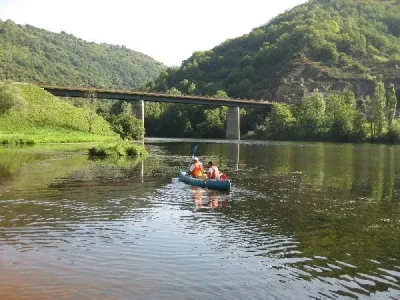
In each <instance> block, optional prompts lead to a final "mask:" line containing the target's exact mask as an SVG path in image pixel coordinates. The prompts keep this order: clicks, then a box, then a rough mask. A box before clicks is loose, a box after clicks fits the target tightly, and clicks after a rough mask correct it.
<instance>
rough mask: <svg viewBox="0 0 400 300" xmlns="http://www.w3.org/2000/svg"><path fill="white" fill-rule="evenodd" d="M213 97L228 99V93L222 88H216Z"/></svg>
mask: <svg viewBox="0 0 400 300" xmlns="http://www.w3.org/2000/svg"><path fill="white" fill-rule="evenodd" d="M214 97H215V98H220V99H228V98H229V97H228V94H227V93H226V92H225V91H224V90H218V91H217V92H216V93H215V95H214Z"/></svg>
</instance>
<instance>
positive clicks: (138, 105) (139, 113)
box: [132, 100, 144, 130]
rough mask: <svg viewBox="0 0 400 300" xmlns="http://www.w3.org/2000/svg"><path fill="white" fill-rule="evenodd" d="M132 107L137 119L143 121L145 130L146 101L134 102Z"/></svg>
mask: <svg viewBox="0 0 400 300" xmlns="http://www.w3.org/2000/svg"><path fill="white" fill-rule="evenodd" d="M132 106H133V108H134V111H135V116H136V118H137V119H138V120H141V121H142V128H143V130H144V101H143V100H137V101H134V102H132Z"/></svg>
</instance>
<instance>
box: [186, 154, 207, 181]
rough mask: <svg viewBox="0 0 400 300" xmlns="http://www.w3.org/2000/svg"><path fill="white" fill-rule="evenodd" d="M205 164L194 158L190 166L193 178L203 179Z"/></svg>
mask: <svg viewBox="0 0 400 300" xmlns="http://www.w3.org/2000/svg"><path fill="white" fill-rule="evenodd" d="M203 171H204V168H203V164H202V163H201V161H200V160H199V158H198V157H193V159H192V164H191V165H190V168H189V174H190V176H192V177H201V176H202V175H203Z"/></svg>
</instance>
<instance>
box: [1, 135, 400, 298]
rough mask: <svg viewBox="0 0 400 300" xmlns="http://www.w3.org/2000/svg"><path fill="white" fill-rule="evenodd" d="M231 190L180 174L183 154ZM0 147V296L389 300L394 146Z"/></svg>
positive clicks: (397, 291)
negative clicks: (211, 166) (142, 154)
mask: <svg viewBox="0 0 400 300" xmlns="http://www.w3.org/2000/svg"><path fill="white" fill-rule="evenodd" d="M195 144H198V145H199V148H198V153H197V155H198V156H199V157H200V159H202V160H203V161H204V162H207V161H208V160H210V159H211V160H213V161H214V162H215V163H216V164H217V165H218V166H219V168H220V169H221V170H222V171H223V172H225V173H226V174H228V176H229V177H230V178H231V181H232V190H231V191H230V192H215V191H211V190H206V189H202V188H196V187H191V186H189V185H186V184H184V183H181V182H179V181H178V179H177V171H178V170H179V169H180V168H183V169H186V168H187V167H188V163H189V157H190V155H191V149H192V147H193V145H195ZM145 145H146V148H147V149H148V151H149V152H150V155H149V157H148V158H147V159H144V160H141V159H136V160H129V159H107V160H90V159H88V157H87V155H86V153H87V151H86V148H88V147H87V146H86V145H46V146H35V147H32V148H30V147H28V148H16V147H11V148H10V147H3V148H0V299H399V298H400V208H399V196H400V147H398V146H382V145H350V144H329V143H286V142H251V141H241V142H240V143H237V142H229V141H207V140H202V141H198V140H168V139H149V140H146V141H145Z"/></svg>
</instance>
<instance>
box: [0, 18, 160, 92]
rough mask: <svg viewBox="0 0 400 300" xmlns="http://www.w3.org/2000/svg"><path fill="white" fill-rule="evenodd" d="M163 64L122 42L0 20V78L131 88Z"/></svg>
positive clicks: (143, 80) (155, 72) (158, 69)
mask: <svg viewBox="0 0 400 300" xmlns="http://www.w3.org/2000/svg"><path fill="white" fill-rule="evenodd" d="M164 68H165V66H164V65H163V64H161V63H159V62H157V61H155V60H154V59H152V58H151V57H149V56H147V55H145V54H142V53H140V52H136V51H132V50H129V49H127V48H126V47H125V46H114V45H108V44H95V43H89V42H86V41H84V40H82V39H80V38H76V37H74V36H73V35H71V34H67V33H65V32H61V33H60V34H57V33H53V32H50V31H46V30H43V29H39V28H35V27H33V26H30V25H17V24H15V23H14V22H12V21H10V20H8V21H5V22H3V21H1V20H0V80H6V79H8V80H13V81H23V82H47V83H57V84H64V85H84V86H97V87H107V86H113V87H127V88H135V87H138V86H140V85H143V84H145V83H146V82H149V81H151V80H153V79H154V78H155V77H156V76H158V75H159V73H160V72H161V70H163V69H164Z"/></svg>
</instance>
